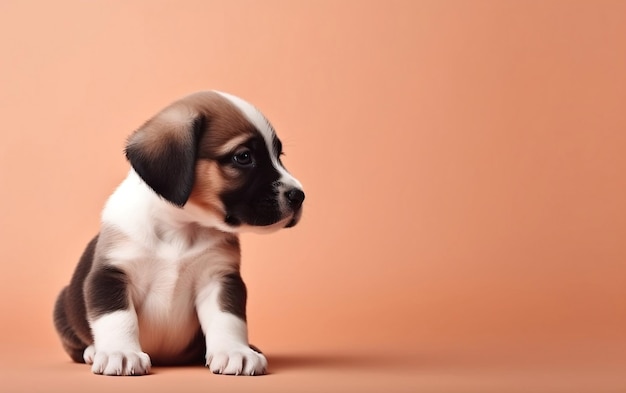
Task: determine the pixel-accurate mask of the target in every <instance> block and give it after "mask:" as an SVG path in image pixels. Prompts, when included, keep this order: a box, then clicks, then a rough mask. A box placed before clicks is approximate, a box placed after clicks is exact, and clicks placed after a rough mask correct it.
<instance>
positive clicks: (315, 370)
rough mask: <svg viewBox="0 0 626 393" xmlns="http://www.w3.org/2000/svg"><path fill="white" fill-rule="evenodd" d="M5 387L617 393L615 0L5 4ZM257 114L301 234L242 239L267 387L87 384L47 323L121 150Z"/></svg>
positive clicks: (622, 235) (1, 149) (620, 379)
mask: <svg viewBox="0 0 626 393" xmlns="http://www.w3.org/2000/svg"><path fill="white" fill-rule="evenodd" d="M0 86H1V88H0V110H1V118H0V120H1V122H2V127H1V128H0V138H1V139H0V187H1V190H2V191H1V193H0V211H1V222H0V224H1V225H0V261H2V262H1V263H2V265H1V266H2V273H1V275H0V280H1V281H0V322H1V326H2V331H1V333H2V334H0V346H1V348H2V351H1V352H2V353H1V354H0V391H2V392H4V391H6V392H19V391H28V392H37V391H41V392H44V391H45V392H49V391H64V392H73V391H79V390H80V391H91V392H97V391H111V390H113V389H115V390H116V391H120V392H122V391H129V392H130V391H137V390H136V389H142V390H141V391H143V389H148V390H145V391H173V390H176V389H178V390H181V391H206V389H212V390H213V391H249V392H250V391H271V392H283V391H284V392H308V391H311V392H331V391H342V392H343V391H346V392H347V391H356V392H367V391H372V392H380V391H389V392H396V391H398V392H399V391H413V392H417V391H424V392H444V391H454V392H463V391H476V392H489V391H493V392H518V391H519V392H530V391H533V392H537V391H546V392H548V391H549V392H559V391H572V392H574V391H575V392H583V391H589V392H613V391H615V392H617V391H626V375H625V374H626V373H625V372H624V370H626V206H625V205H626V2H622V1H498V0H493V1H482V0H477V1H410V0H406V1H401V0H393V1H382V0H381V1H356V0H354V1H330V0H319V1H288V0H270V1H252V0H249V1H180V2H174V1H170V2H166V1H156V2H153V1H129V2H108V1H68V0H64V1H60V2H47V1H17V0H15V1H2V2H0ZM210 88H215V89H220V90H223V91H228V92H231V93H234V94H237V95H240V96H242V97H243V98H245V99H247V100H249V101H250V102H252V103H254V104H255V105H256V106H258V107H259V108H260V109H261V110H262V111H263V112H264V113H265V114H266V115H267V116H268V117H269V119H270V120H271V121H272V122H273V124H274V126H275V128H276V129H277V131H278V134H279V136H280V137H281V138H282V140H283V142H284V145H285V150H286V153H287V156H286V157H285V162H286V165H287V167H288V168H289V169H290V171H291V172H293V173H294V174H296V176H297V177H298V178H299V179H300V180H301V181H302V183H303V184H304V185H305V190H306V192H307V200H306V202H305V214H304V218H303V220H302V222H301V223H300V225H299V226H297V227H296V228H295V229H292V230H286V231H283V232H280V233H278V234H275V235H271V236H259V235H245V236H244V237H243V241H242V247H243V260H244V262H243V263H244V267H243V274H244V279H245V280H246V282H247V284H248V288H249V292H250V301H249V322H250V331H251V340H252V342H253V343H255V344H257V345H259V346H260V347H261V348H262V349H263V350H264V351H265V352H266V353H267V355H268V358H269V361H270V371H271V372H272V374H271V375H269V376H267V377H262V378H252V379H250V378H247V379H246V378H227V377H219V376H213V375H210V373H209V372H208V371H207V370H204V369H201V368H183V369H155V374H154V375H153V376H150V377H146V378H130V379H129V378H103V377H96V376H92V375H91V374H90V373H89V370H88V369H87V367H86V366H84V365H74V364H71V363H70V362H69V358H68V357H67V356H66V355H65V353H64V352H63V350H62V349H61V346H60V344H59V342H58V340H57V337H56V334H55V332H54V329H53V327H52V322H51V313H52V305H53V302H54V299H55V297H56V294H57V293H58V291H59V290H60V289H61V288H62V287H63V286H64V285H66V284H67V283H68V281H69V278H70V275H71V272H72V270H73V268H74V265H75V263H76V262H77V260H78V257H79V255H80V253H81V252H82V249H83V247H84V246H85V244H86V243H87V241H88V240H89V239H90V238H91V236H92V235H94V234H95V233H96V232H97V230H98V223H99V213H100V209H101V208H102V205H103V203H104V201H105V200H106V198H107V197H108V196H109V195H110V193H111V192H112V191H113V189H114V187H115V186H116V185H117V184H118V183H119V182H120V181H121V180H122V179H123V177H124V176H125V174H126V171H127V168H128V166H127V163H126V162H125V160H124V157H123V154H122V149H123V146H124V141H125V138H126V137H127V135H128V134H129V133H130V132H131V131H132V130H133V129H135V128H136V127H138V126H139V125H140V124H141V123H142V122H143V121H145V120H146V119H147V118H148V117H150V116H151V115H153V114H154V113H155V112H156V111H157V110H159V109H160V108H161V107H163V106H164V105H166V104H167V103H169V102H170V101H172V100H174V99H176V98H178V97H180V96H182V95H185V94H187V93H189V92H192V91H196V90H201V89H210Z"/></svg>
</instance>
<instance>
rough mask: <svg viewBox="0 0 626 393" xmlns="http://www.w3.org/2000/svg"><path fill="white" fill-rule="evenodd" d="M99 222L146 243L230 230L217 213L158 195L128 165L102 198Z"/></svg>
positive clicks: (184, 239)
mask: <svg viewBox="0 0 626 393" xmlns="http://www.w3.org/2000/svg"><path fill="white" fill-rule="evenodd" d="M102 223H103V225H112V226H114V227H116V228H118V229H122V228H123V230H124V232H127V233H126V234H127V235H129V236H131V237H133V238H135V239H137V240H141V239H143V240H145V241H147V242H150V243H152V242H154V241H157V242H168V243H169V242H185V243H190V244H191V243H193V242H195V241H196V240H197V239H198V238H199V237H205V236H208V235H213V236H214V237H215V236H219V235H224V234H225V232H230V231H229V230H228V227H227V226H226V224H223V223H222V220H221V219H220V217H218V216H217V215H214V214H210V213H207V212H206V210H203V209H200V208H198V207H196V206H194V205H193V204H187V205H186V206H185V207H183V208H180V207H177V206H174V205H173V204H171V203H169V202H168V201H166V200H164V199H162V198H161V197H159V196H158V195H157V194H156V193H155V192H154V191H153V190H152V189H151V188H150V187H148V185H146V183H144V181H143V180H142V179H141V178H140V177H139V175H137V173H136V172H135V171H134V170H132V169H131V170H130V171H129V173H128V176H127V177H126V179H124V181H123V182H122V183H121V184H120V185H119V186H118V188H117V189H116V190H115V192H114V193H113V194H112V195H111V196H110V197H109V199H108V201H107V202H106V205H105V207H104V210H103V211H102ZM230 236H235V235H234V234H232V233H231V234H230Z"/></svg>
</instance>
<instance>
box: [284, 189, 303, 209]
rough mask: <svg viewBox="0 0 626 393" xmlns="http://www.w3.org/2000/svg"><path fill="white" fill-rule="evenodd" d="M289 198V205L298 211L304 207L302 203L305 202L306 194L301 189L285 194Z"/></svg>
mask: <svg viewBox="0 0 626 393" xmlns="http://www.w3.org/2000/svg"><path fill="white" fill-rule="evenodd" d="M285 195H286V196H287V201H289V205H290V206H291V207H292V208H294V209H297V208H299V207H300V206H302V202H303V201H304V192H303V191H302V190H300V189H299V188H293V189H291V190H289V191H287V192H285Z"/></svg>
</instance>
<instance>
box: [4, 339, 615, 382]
mask: <svg viewBox="0 0 626 393" xmlns="http://www.w3.org/2000/svg"><path fill="white" fill-rule="evenodd" d="M615 344H618V343H615ZM5 348H6V347H5ZM581 348H582V347H579V348H578V349H572V348H570V349H563V350H562V351H561V352H558V351H557V352H553V353H547V352H546V353H539V352H538V353H533V351H528V350H522V349H518V350H517V351H514V352H511V351H508V352H507V353H504V352H505V351H498V350H497V349H496V348H486V349H483V350H482V351H478V350H476V349H474V350H471V349H469V348H466V349H464V350H456V351H454V350H443V349H439V350H437V349H434V348H432V349H425V350H422V351H419V350H409V351H402V350H395V351H394V350H391V351H389V350H387V351H384V350H382V349H371V350H367V348H366V346H363V347H361V348H343V349H334V350H333V349H330V348H329V349H321V348H319V347H318V349H313V348H308V349H306V348H304V349H300V350H296V349H292V350H289V349H281V350H272V349H270V350H269V351H266V352H267V356H268V360H269V363H270V374H269V375H265V376H260V377H229V376H220V375H213V374H211V373H210V372H209V371H208V370H207V369H205V368H203V367H199V366H198V367H175V368H174V367H168V368H159V367H155V368H154V369H153V373H152V374H151V375H149V376H143V377H103V376H96V375H93V374H91V373H90V371H89V369H88V367H87V366H86V365H83V364H73V363H71V362H70V361H69V360H68V358H66V357H65V356H64V354H63V353H62V351H61V349H60V348H57V349H54V348H45V349H37V348H26V349H25V350H22V349H18V348H10V349H9V350H8V351H7V350H4V351H3V353H2V356H1V358H0V381H1V384H0V391H2V392H7V393H9V392H10V393H18V392H25V393H26V392H28V393H37V392H59V393H62V392H64V393H71V392H93V393H96V392H115V393H123V392H138V391H141V392H207V391H210V392H388V393H391V392H458V393H463V392H482V393H488V392H494V393H496V392H497V393H506V392H520V393H521V392H546V393H548V392H552V393H557V392H572V393H575V392H576V393H583V392H590V393H592V392H593V393H602V392H616V393H617V392H624V391H626V373H625V372H624V367H623V366H624V362H623V361H622V360H623V359H622V360H620V359H619V356H618V351H610V350H608V351H606V352H605V353H600V352H595V351H587V353H585V351H584V350H581ZM614 348H615V349H619V347H617V346H616V347H614ZM622 353H623V352H622Z"/></svg>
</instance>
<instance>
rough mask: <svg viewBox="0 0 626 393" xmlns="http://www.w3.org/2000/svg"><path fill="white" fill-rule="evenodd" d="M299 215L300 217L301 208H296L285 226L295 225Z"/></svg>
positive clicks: (298, 220) (291, 226)
mask: <svg viewBox="0 0 626 393" xmlns="http://www.w3.org/2000/svg"><path fill="white" fill-rule="evenodd" d="M300 217H302V208H298V209H297V210H296V211H295V212H294V213H293V215H292V216H291V220H289V222H287V225H285V228H293V227H295V226H296V224H297V223H298V222H300Z"/></svg>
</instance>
